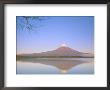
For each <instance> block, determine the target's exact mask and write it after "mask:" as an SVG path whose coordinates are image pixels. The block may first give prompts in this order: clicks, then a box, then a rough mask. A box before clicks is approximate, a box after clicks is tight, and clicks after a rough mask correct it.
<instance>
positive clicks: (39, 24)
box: [16, 16, 94, 54]
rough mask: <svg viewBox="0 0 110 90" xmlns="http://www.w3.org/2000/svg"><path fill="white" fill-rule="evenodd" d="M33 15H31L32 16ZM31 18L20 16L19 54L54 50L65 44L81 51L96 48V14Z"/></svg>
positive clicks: (90, 51)
mask: <svg viewBox="0 0 110 90" xmlns="http://www.w3.org/2000/svg"><path fill="white" fill-rule="evenodd" d="M30 17H31V16H30ZM40 18H41V20H37V19H29V22H28V23H30V24H31V25H32V29H31V30H29V29H27V28H26V24H25V23H26V22H25V20H24V18H23V17H21V16H17V17H16V24H17V27H16V37H17V38H16V39H17V54H21V53H39V52H44V51H51V50H54V49H56V48H58V47H60V46H61V45H62V44H66V45H67V46H68V47H70V48H73V49H75V50H77V51H80V52H85V53H93V52H94V16H42V17H40Z"/></svg>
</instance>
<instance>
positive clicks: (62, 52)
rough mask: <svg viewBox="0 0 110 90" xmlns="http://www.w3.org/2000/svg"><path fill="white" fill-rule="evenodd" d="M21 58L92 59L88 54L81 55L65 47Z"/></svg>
mask: <svg viewBox="0 0 110 90" xmlns="http://www.w3.org/2000/svg"><path fill="white" fill-rule="evenodd" d="M23 56H35V57H93V55H92V54H90V53H83V52H79V51H77V50H74V49H72V48H70V47H67V46H65V45H62V46H60V47H59V48H57V49H55V50H52V51H47V52H41V53H33V54H24V55H23Z"/></svg>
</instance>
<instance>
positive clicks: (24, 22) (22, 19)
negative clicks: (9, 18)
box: [16, 16, 46, 31]
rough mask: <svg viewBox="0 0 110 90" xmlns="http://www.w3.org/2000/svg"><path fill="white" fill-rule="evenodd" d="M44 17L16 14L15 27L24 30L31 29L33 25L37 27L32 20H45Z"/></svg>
mask: <svg viewBox="0 0 110 90" xmlns="http://www.w3.org/2000/svg"><path fill="white" fill-rule="evenodd" d="M45 19H46V17H44V16H17V17H16V28H17V29H19V30H20V29H22V30H23V29H24V28H25V29H26V30H29V31H30V30H33V28H34V27H36V28H37V27H39V26H38V24H36V25H34V22H40V21H42V20H45Z"/></svg>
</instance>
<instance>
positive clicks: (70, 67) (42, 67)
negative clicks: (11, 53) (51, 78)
mask: <svg viewBox="0 0 110 90" xmlns="http://www.w3.org/2000/svg"><path fill="white" fill-rule="evenodd" d="M16 74H94V58H29V59H22V60H17V64H16Z"/></svg>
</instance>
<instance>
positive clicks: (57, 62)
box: [22, 58, 87, 74]
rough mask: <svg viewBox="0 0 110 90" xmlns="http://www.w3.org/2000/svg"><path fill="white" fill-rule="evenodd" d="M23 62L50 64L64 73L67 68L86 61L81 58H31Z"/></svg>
mask: <svg viewBox="0 0 110 90" xmlns="http://www.w3.org/2000/svg"><path fill="white" fill-rule="evenodd" d="M22 61H23V62H31V63H40V64H44V65H50V66H53V67H56V68H58V69H59V70H60V73H62V74H66V73H67V72H68V70H69V69H71V68H73V67H75V66H77V65H80V64H82V63H86V62H87V61H82V60H68V59H67V60H61V59H50V58H49V59H43V60H42V59H41V58H40V59H32V60H22Z"/></svg>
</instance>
